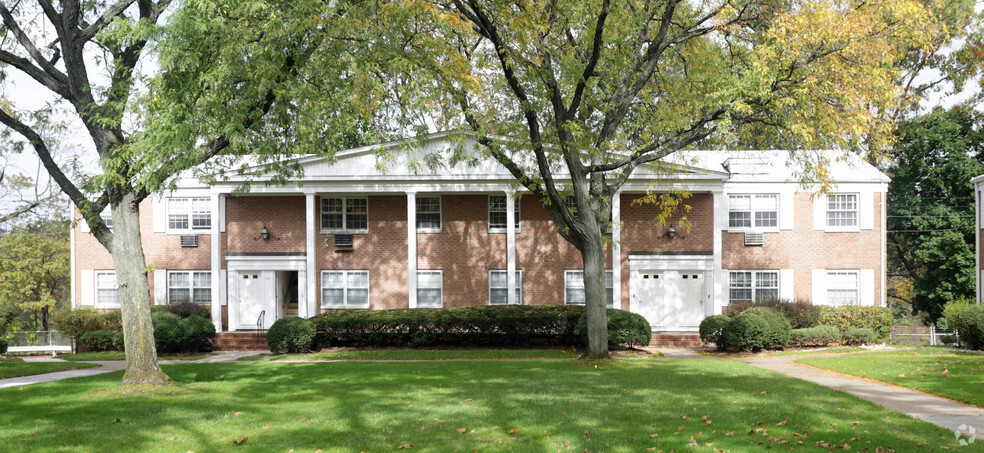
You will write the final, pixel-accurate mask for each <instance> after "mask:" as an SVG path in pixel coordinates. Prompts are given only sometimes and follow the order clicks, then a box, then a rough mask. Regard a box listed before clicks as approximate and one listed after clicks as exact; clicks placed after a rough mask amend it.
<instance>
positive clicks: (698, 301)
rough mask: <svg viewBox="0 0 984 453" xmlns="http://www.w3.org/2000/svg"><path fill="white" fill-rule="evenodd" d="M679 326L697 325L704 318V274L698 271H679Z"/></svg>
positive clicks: (705, 290) (705, 289)
mask: <svg viewBox="0 0 984 453" xmlns="http://www.w3.org/2000/svg"><path fill="white" fill-rule="evenodd" d="M677 275H678V276H679V282H678V285H679V287H680V301H679V304H678V307H679V310H680V318H679V324H678V325H679V326H680V327H699V326H700V322H701V321H703V320H704V294H705V293H706V292H707V288H706V286H705V283H706V282H705V276H704V273H703V272H699V271H680V272H678V273H677Z"/></svg>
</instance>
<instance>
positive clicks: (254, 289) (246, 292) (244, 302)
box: [239, 272, 266, 329]
mask: <svg viewBox="0 0 984 453" xmlns="http://www.w3.org/2000/svg"><path fill="white" fill-rule="evenodd" d="M261 275H262V272H240V273H239V328H240V329H255V328H256V322H257V320H259V318H260V313H264V309H263V308H264V307H263V293H264V291H263V286H264V285H263V279H261V278H260V277H261ZM264 315H266V313H264ZM264 317H265V316H264ZM264 321H265V320H264ZM264 324H266V322H264ZM261 327H262V328H265V326H261Z"/></svg>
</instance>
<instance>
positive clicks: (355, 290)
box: [321, 270, 369, 308]
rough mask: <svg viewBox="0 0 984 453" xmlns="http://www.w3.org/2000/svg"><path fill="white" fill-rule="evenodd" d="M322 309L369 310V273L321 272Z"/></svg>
mask: <svg viewBox="0 0 984 453" xmlns="http://www.w3.org/2000/svg"><path fill="white" fill-rule="evenodd" d="M321 307H322V308H369V271H334V270H333V271H321Z"/></svg>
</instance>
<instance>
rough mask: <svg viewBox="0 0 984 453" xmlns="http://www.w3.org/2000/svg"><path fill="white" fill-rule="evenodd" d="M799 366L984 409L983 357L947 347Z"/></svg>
mask: <svg viewBox="0 0 984 453" xmlns="http://www.w3.org/2000/svg"><path fill="white" fill-rule="evenodd" d="M797 362H799V363H803V364H806V365H811V366H815V367H818V368H825V369H828V370H833V371H838V372H841V373H844V374H850V375H852V376H860V377H864V378H868V379H873V380H876V381H882V382H887V383H889V384H895V385H899V386H902V387H908V388H912V389H916V390H920V391H923V392H926V393H931V394H933V395H939V396H942V397H945V398H949V399H952V400H957V401H962V402H964V403H967V404H973V405H975V406H979V407H984V392H981V389H982V386H981V378H982V376H984V355H980V354H975V353H968V352H961V351H953V350H950V349H945V348H918V349H909V350H905V351H895V352H872V353H867V354H853V355H849V356H843V357H830V358H819V357H817V358H812V357H811V358H808V359H801V360H797Z"/></svg>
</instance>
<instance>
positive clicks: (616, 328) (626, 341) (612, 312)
mask: <svg viewBox="0 0 984 453" xmlns="http://www.w3.org/2000/svg"><path fill="white" fill-rule="evenodd" d="M605 317H606V318H607V320H608V347H609V348H629V347H632V346H642V345H648V344H649V340H651V339H652V337H653V328H652V327H650V325H649V321H647V320H646V318H645V317H643V316H642V315H640V314H638V313H632V312H628V311H625V310H618V309H615V308H609V309H608V310H606V316H605ZM577 331H578V332H580V337H581V341H582V344H587V341H588V317H587V314H586V313H585V314H582V315H581V318H580V319H578V321H577Z"/></svg>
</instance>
